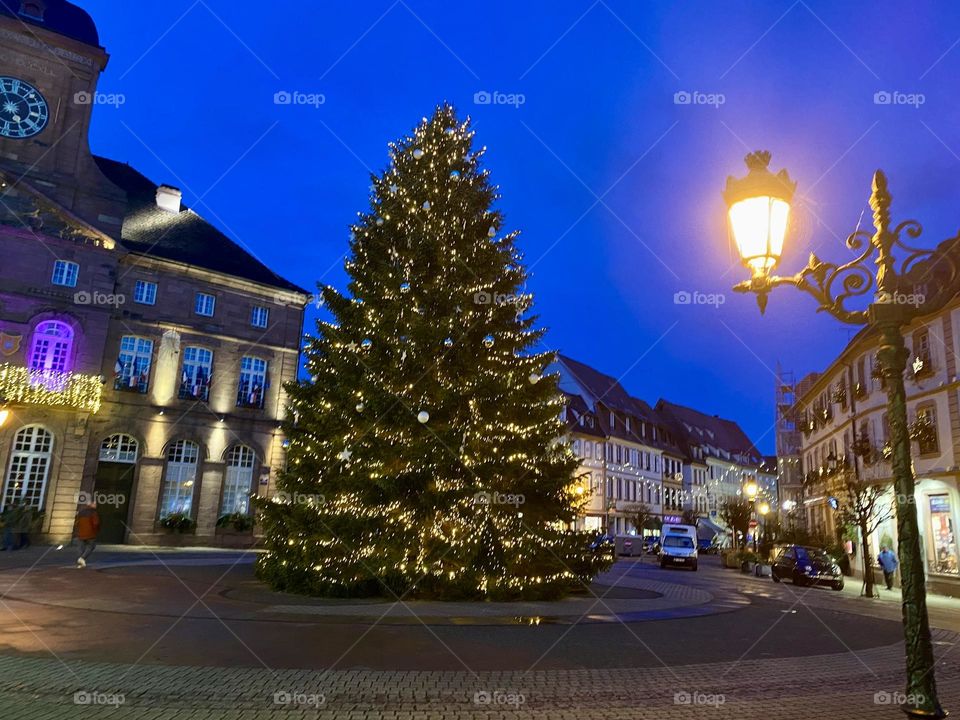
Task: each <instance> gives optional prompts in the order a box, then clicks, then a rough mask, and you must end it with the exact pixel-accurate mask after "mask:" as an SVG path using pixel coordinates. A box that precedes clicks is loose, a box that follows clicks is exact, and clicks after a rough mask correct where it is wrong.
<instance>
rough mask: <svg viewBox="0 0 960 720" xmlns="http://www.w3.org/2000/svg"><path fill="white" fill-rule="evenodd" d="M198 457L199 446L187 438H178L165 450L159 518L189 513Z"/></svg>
mask: <svg viewBox="0 0 960 720" xmlns="http://www.w3.org/2000/svg"><path fill="white" fill-rule="evenodd" d="M199 459H200V447H199V446H198V445H197V444H196V443H194V442H190V441H189V440H178V441H177V442H175V443H173V444H172V445H171V446H170V448H169V449H168V450H167V469H166V472H165V473H164V476H163V493H162V494H161V496H160V517H161V518H165V517H166V516H167V515H171V514H173V513H183V514H184V515H189V514H190V509H191V507H192V506H193V488H194V485H195V484H196V481H197V464H198V462H199Z"/></svg>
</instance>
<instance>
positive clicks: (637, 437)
mask: <svg viewBox="0 0 960 720" xmlns="http://www.w3.org/2000/svg"><path fill="white" fill-rule="evenodd" d="M554 368H555V369H557V370H559V371H560V385H559V386H560V390H561V391H562V392H563V393H564V394H565V395H566V396H567V397H568V398H575V401H573V404H568V406H567V407H568V408H570V409H571V410H573V411H574V413H579V412H583V411H587V412H589V413H591V414H594V415H595V428H594V431H593V432H591V433H590V434H599V435H604V436H606V437H614V438H621V439H623V440H629V441H630V442H635V443H638V444H641V445H648V446H650V447H658V448H662V449H664V450H665V451H667V452H669V453H671V454H672V455H674V456H676V457H683V456H684V452H685V448H684V447H683V445H682V436H678V435H676V433H675V431H674V429H673V428H672V427H669V424H668V419H667V418H663V417H661V416H660V414H659V413H657V412H656V411H655V410H654V409H653V408H651V407H650V406H649V405H648V404H647V403H646V402H644V401H643V400H641V399H639V398H636V397H633V396H632V395H630V393H628V392H627V391H626V390H625V389H624V387H623V386H622V385H621V384H620V383H619V382H618V381H617V380H616V379H615V378H613V377H611V376H610V375H607V374H605V373H602V372H600V371H599V370H596V369H595V368H592V367H590V366H589V365H586V364H584V363H582V362H579V361H577V360H574V359H573V358H569V357H567V356H566V355H562V354H561V355H557V361H556V363H555V365H554ZM598 405H602V406H603V407H604V408H605V409H606V410H613V411H614V413H615V414H618V418H617V422H616V423H615V424H614V427H611V426H610V418H609V413H607V412H605V411H599V410H598ZM581 407H582V409H581ZM624 416H630V417H631V418H632V419H633V420H634V422H633V423H632V424H631V428H630V430H629V431H628V430H627V428H626V425H625V423H624ZM638 421H639V422H638ZM640 422H645V423H646V424H648V425H655V426H657V427H659V428H660V429H661V431H663V430H666V431H668V432H669V433H670V436H671V437H670V439H667V438H666V437H664V436H663V433H662V432H661V433H660V434H659V437H658V438H657V439H656V440H653V438H652V434H651V433H649V432H648V433H647V436H646V437H643V436H642V435H641V434H640ZM576 429H577V432H582V427H581V426H579V425H577V428H576Z"/></svg>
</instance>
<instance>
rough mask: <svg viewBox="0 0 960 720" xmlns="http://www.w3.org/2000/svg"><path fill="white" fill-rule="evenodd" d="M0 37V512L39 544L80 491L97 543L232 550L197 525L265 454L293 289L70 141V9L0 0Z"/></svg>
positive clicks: (297, 308)
mask: <svg viewBox="0 0 960 720" xmlns="http://www.w3.org/2000/svg"><path fill="white" fill-rule="evenodd" d="M0 37H2V38H3V44H2V49H0V90H2V94H0V97H2V101H3V104H2V105H0V245H2V247H3V250H4V253H3V254H4V262H3V263H2V264H0V403H3V404H4V405H5V408H6V410H7V411H8V416H7V419H6V422H5V423H4V424H3V426H2V427H0V468H2V469H3V470H2V471H3V484H2V496H0V506H2V507H3V508H5V509H7V508H10V507H11V506H15V505H19V506H23V507H26V506H29V507H31V508H33V509H34V510H35V511H37V521H36V522H37V524H36V528H35V530H36V531H37V532H38V533H41V534H42V535H43V536H45V537H46V538H47V539H49V540H51V541H64V540H66V539H68V538H69V537H70V535H71V533H72V526H73V520H74V516H75V513H76V509H77V503H78V500H80V499H83V498H84V497H90V498H92V499H95V500H97V501H98V504H99V509H100V513H101V516H102V517H103V520H104V526H103V531H102V536H101V539H102V541H104V542H129V543H137V544H140V543H156V542H177V543H189V544H223V543H241V544H242V543H249V542H252V537H253V536H252V534H251V532H250V531H249V530H247V531H244V532H241V533H239V534H237V533H236V531H232V530H229V529H226V530H225V529H222V528H221V529H218V528H217V521H218V519H220V518H221V517H224V516H231V515H235V514H236V515H238V516H247V515H249V512H250V496H251V495H254V494H267V493H270V492H271V491H272V486H273V482H274V479H275V476H276V471H277V470H278V469H279V468H280V467H281V466H282V464H283V461H284V451H283V438H282V436H281V433H280V429H279V419H280V418H281V417H282V416H283V408H284V402H285V398H284V392H283V384H284V383H285V382H287V381H290V380H293V379H295V378H296V376H297V369H298V362H299V349H300V342H301V337H302V329H303V314H304V306H305V301H306V295H305V293H304V292H303V291H302V290H301V289H300V288H298V287H297V286H296V285H294V284H292V283H290V282H288V281H286V280H284V279H283V278H280V277H278V276H277V275H276V274H275V273H273V272H272V271H271V270H270V269H269V268H268V267H266V266H265V265H263V264H262V263H261V262H260V261H259V260H257V259H255V258H254V257H253V256H252V255H250V254H249V253H248V252H247V251H246V250H244V249H243V248H241V247H240V246H239V245H238V244H236V243H235V242H233V241H232V240H230V239H229V238H228V237H226V236H225V235H223V234H222V233H221V232H220V231H218V230H217V229H216V228H215V227H214V226H212V225H211V224H210V223H208V222H206V221H205V220H204V219H203V218H202V217H200V216H199V215H198V214H197V213H195V212H194V211H193V210H191V209H189V208H187V207H185V206H184V205H183V203H182V199H181V196H180V192H179V190H177V189H176V188H173V187H170V186H166V185H157V184H155V183H153V182H151V181H150V180H148V179H147V178H146V177H144V176H143V175H142V174H140V173H139V172H137V171H136V170H135V169H133V168H132V167H130V166H129V165H125V164H121V163H118V162H115V161H112V160H108V159H106V158H101V157H97V156H95V155H93V154H92V153H91V152H90V149H89V145H88V140H87V132H88V128H89V124H90V117H91V112H92V110H93V109H94V108H95V107H96V104H95V103H92V102H91V101H90V98H91V97H92V96H93V95H94V94H95V93H96V91H97V80H98V77H99V75H100V73H101V71H103V70H104V68H105V67H106V64H107V59H108V58H107V54H106V52H105V51H104V49H103V48H102V47H100V44H99V37H98V34H97V30H96V26H95V25H94V23H93V21H92V20H91V19H90V17H89V16H88V15H87V14H86V13H85V12H84V11H82V10H80V9H79V8H77V7H76V6H74V5H73V4H72V3H69V2H65V0H45V1H40V0H36V1H34V2H21V0H0ZM175 520H176V521H180V522H179V525H180V529H181V530H186V531H187V532H173V531H172V530H171V528H169V527H168V526H170V525H173V524H177V523H175V522H174V521H175ZM239 524H240V525H242V524H243V523H242V522H240V523H239Z"/></svg>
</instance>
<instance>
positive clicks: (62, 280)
mask: <svg viewBox="0 0 960 720" xmlns="http://www.w3.org/2000/svg"><path fill="white" fill-rule="evenodd" d="M79 275H80V266H79V265H77V264H76V263H75V262H70V261H69V260H57V261H55V262H54V263H53V277H52V278H51V280H50V282H52V283H53V284H54V285H62V286H63V287H76V286H77V278H78V277H79Z"/></svg>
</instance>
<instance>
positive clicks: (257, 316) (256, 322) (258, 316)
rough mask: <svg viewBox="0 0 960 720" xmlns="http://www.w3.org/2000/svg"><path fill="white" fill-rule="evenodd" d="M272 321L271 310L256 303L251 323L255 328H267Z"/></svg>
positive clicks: (251, 314)
mask: <svg viewBox="0 0 960 720" xmlns="http://www.w3.org/2000/svg"><path fill="white" fill-rule="evenodd" d="M269 321H270V310H269V309H267V308H265V307H260V306H258V305H255V306H254V308H253V311H252V312H251V313H250V324H251V325H253V327H255V328H265V327H267V323H268V322H269Z"/></svg>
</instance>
